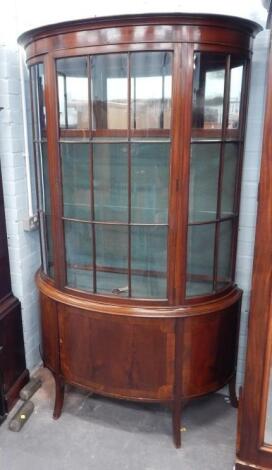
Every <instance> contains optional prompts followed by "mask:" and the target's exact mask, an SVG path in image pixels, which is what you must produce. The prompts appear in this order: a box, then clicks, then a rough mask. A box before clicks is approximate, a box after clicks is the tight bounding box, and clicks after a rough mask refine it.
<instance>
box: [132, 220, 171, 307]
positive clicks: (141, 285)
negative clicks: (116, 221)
mask: <svg viewBox="0 0 272 470" xmlns="http://www.w3.org/2000/svg"><path fill="white" fill-rule="evenodd" d="M166 272H167V227H135V226H134V227H131V295H132V297H141V298H153V299H154V298H159V299H165V298H166V297H167V292H166V288H167V283H166Z"/></svg>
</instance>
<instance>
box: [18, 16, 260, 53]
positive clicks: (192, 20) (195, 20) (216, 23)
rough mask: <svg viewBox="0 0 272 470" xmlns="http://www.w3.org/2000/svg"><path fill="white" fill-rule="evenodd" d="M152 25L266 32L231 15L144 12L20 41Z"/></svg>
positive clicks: (44, 31)
mask: <svg viewBox="0 0 272 470" xmlns="http://www.w3.org/2000/svg"><path fill="white" fill-rule="evenodd" d="M148 25H150V26H152V25H180V26H183V25H184V26H187V25H188V26H196V27H197V26H200V27H201V26H206V27H207V26H208V27H219V28H224V29H227V30H236V31H237V30H238V31H241V32H244V33H246V34H249V35H250V36H253V37H254V36H255V35H256V34H257V33H258V32H260V31H261V30H262V29H263V28H262V27H261V26H260V25H259V24H258V23H256V22H254V21H251V20H248V19H245V18H239V17H234V16H227V15H215V14H203V13H202V14H198V13H197V14H193V13H143V14H134V15H132V14H129V15H115V16H104V17H93V18H84V19H80V20H72V21H65V22H61V23H55V24H50V25H46V26H41V27H39V28H35V29H31V30H29V31H26V32H24V33H23V34H21V35H20V36H19V38H18V42H19V44H21V45H22V46H24V47H26V46H27V45H29V44H30V43H32V42H33V41H36V40H39V39H44V38H48V37H50V36H56V35H61V34H67V33H73V32H79V31H86V30H96V29H104V28H115V27H124V26H148Z"/></svg>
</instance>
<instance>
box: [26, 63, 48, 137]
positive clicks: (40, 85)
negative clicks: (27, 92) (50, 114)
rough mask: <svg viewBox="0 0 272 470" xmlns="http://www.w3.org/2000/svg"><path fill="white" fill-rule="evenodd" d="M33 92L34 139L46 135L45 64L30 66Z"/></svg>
mask: <svg viewBox="0 0 272 470" xmlns="http://www.w3.org/2000/svg"><path fill="white" fill-rule="evenodd" d="M30 80H31V94H32V101H33V118H34V129H33V131H34V139H35V140H41V138H44V137H45V129H46V113H45V98H44V68H43V64H36V65H33V66H31V67H30Z"/></svg>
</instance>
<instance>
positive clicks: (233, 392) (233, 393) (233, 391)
mask: <svg viewBox="0 0 272 470" xmlns="http://www.w3.org/2000/svg"><path fill="white" fill-rule="evenodd" d="M235 384H236V375H234V376H233V377H232V379H231V381H230V382H229V398H230V403H231V406H233V408H238V404H239V402H238V398H237V395H236V389H235Z"/></svg>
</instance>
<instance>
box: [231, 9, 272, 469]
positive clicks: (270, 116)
mask: <svg viewBox="0 0 272 470" xmlns="http://www.w3.org/2000/svg"><path fill="white" fill-rule="evenodd" d="M271 12H272V8H270V15H269V16H270V25H271ZM271 123H272V36H271V40H270V52H269V62H268V77H267V98H266V113H265V121H264V134H263V150H262V161H261V173H260V183H259V198H258V215H257V224H256V238H255V251H254V264H253V278H252V292H251V305H250V317H249V330H248V349H247V358H246V371H245V381H244V385H243V388H242V390H241V393H240V404H239V420H238V440H237V460H236V469H237V470H249V469H251V468H255V469H258V470H262V469H272V421H271V414H272V406H271V405H272V348H271V346H272V304H271V298H272V297H271V296H272V232H271V226H272V158H271V149H272V137H271Z"/></svg>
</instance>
